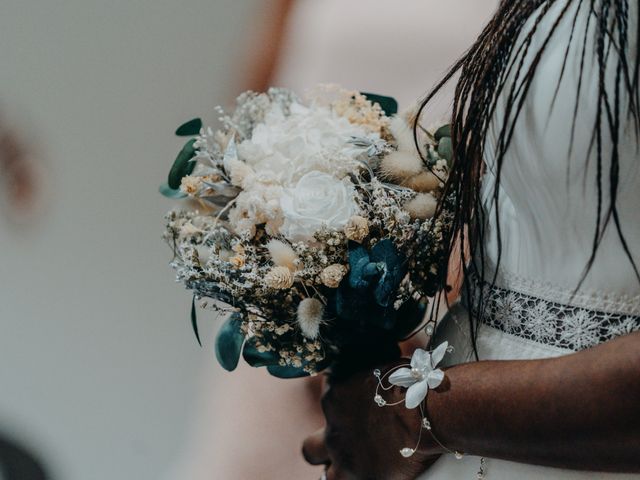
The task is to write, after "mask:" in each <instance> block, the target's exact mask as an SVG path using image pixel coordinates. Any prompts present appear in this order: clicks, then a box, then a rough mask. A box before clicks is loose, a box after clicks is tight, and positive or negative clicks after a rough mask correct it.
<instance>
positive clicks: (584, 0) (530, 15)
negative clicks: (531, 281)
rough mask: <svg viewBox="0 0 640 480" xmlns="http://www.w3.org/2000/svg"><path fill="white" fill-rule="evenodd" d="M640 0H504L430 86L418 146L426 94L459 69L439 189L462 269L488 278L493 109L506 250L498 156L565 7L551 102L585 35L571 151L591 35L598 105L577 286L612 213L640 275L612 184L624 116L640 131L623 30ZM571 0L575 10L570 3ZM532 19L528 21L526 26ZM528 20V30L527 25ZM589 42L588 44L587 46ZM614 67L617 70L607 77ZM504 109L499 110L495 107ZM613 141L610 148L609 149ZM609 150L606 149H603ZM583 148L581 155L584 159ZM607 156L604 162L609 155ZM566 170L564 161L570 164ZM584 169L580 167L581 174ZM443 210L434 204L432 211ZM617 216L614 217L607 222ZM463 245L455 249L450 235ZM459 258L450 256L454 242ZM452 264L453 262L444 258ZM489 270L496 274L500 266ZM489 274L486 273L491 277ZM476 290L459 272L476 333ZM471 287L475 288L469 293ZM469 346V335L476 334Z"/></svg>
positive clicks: (632, 63)
mask: <svg viewBox="0 0 640 480" xmlns="http://www.w3.org/2000/svg"><path fill="white" fill-rule="evenodd" d="M630 1H637V0H526V1H525V0H518V1H516V0H502V1H501V3H500V5H499V7H498V9H497V11H496V13H495V14H494V16H493V18H492V19H491V21H490V22H489V24H488V25H487V26H486V27H485V29H484V30H483V31H482V33H481V34H480V36H479V37H478V40H477V41H476V42H475V43H474V44H473V45H472V46H471V48H470V49H469V50H468V51H467V52H466V53H465V55H463V57H462V58H461V59H460V60H459V61H458V62H457V63H456V64H455V65H454V66H453V67H452V68H451V69H450V70H449V72H448V73H447V74H446V75H445V77H444V78H443V80H442V81H441V82H440V83H439V84H437V85H436V86H435V88H434V89H433V90H432V91H431V92H430V93H429V94H428V95H427V96H426V98H425V99H424V101H423V102H422V104H421V106H420V109H419V111H418V115H417V116H416V119H415V125H414V140H415V143H416V147H417V148H418V151H420V154H421V155H423V152H422V149H421V147H420V138H419V128H418V123H419V121H420V116H421V113H422V112H423V110H424V108H425V107H426V106H427V105H428V104H429V102H430V101H431V100H432V99H433V98H434V97H435V96H436V95H437V94H438V92H439V91H440V90H441V89H442V87H444V86H445V85H446V84H447V83H448V82H450V81H451V80H452V79H453V78H454V77H455V75H456V74H459V80H458V83H457V85H456V89H455V95H454V100H453V112H452V118H451V124H452V141H453V148H454V161H453V166H452V168H451V172H450V175H449V180H448V181H447V183H446V185H445V195H444V196H445V197H446V196H453V198H454V199H455V201H454V202H453V207H452V208H453V225H452V228H451V231H450V232H449V238H448V244H449V259H450V262H451V263H452V262H460V264H461V265H462V270H463V273H464V275H465V277H469V276H475V277H476V278H478V279H479V280H480V281H484V280H485V271H484V265H485V251H484V236H485V230H484V229H485V224H486V220H487V218H486V212H485V208H484V207H483V205H482V201H481V197H480V182H481V178H482V175H483V173H484V163H483V159H484V155H485V147H486V141H487V138H488V134H489V131H490V128H491V126H492V122H493V121H494V120H495V116H496V113H498V112H499V113H500V118H501V119H503V120H502V122H501V124H500V126H499V131H498V135H497V142H496V146H495V172H494V173H495V177H496V186H495V190H494V192H493V197H492V202H493V207H494V210H495V215H496V222H495V223H496V235H497V240H498V259H497V266H499V264H500V258H501V254H502V248H501V243H502V242H501V232H500V222H499V221H498V202H499V191H500V190H499V185H500V180H501V173H502V165H503V161H504V158H505V156H506V153H507V150H508V149H509V146H510V144H511V141H512V138H513V135H514V132H515V129H516V124H517V122H518V118H519V117H520V115H521V113H522V110H523V108H524V105H525V101H526V98H527V94H528V92H529V89H530V87H531V85H532V82H533V79H534V77H535V75H536V71H537V68H538V65H539V64H540V61H541V59H542V57H543V55H544V54H545V52H546V51H547V48H548V45H549V42H550V41H551V39H552V37H553V36H554V34H555V33H556V31H557V28H558V27H559V25H560V24H561V22H562V21H563V20H565V18H566V17H567V16H568V15H574V17H573V18H572V19H570V21H571V30H570V35H569V38H568V43H567V45H566V49H565V50H563V53H564V56H563V60H564V61H563V67H562V70H561V71H560V72H559V78H558V83H557V86H556V88H555V92H554V95H553V99H552V104H551V108H553V106H554V105H555V101H556V98H557V95H558V92H559V89H560V83H561V82H562V79H563V77H564V74H565V68H566V65H567V62H568V60H569V55H570V51H571V47H572V43H573V42H574V41H576V40H578V41H582V46H581V48H578V49H577V50H576V52H577V55H578V58H579V60H580V67H579V68H580V70H579V75H578V80H577V82H578V83H577V93H576V100H575V105H574V109H573V122H572V125H571V136H570V142H569V155H571V153H572V149H573V143H574V138H575V130H576V119H577V116H578V113H579V103H580V96H581V94H582V93H583V74H584V68H585V65H586V59H587V55H588V53H589V52H590V51H591V49H590V48H588V47H587V45H589V41H590V40H591V39H593V50H594V52H593V55H594V59H595V61H596V62H597V66H598V69H597V71H598V73H597V75H598V79H597V92H598V98H597V99H594V101H595V102H596V115H595V118H594V119H593V140H592V142H591V145H590V146H589V149H588V154H587V157H588V158H589V157H590V156H591V154H592V153H593V152H594V149H595V159H596V186H597V192H598V198H597V212H595V213H596V215H595V222H594V223H595V228H594V235H593V244H592V252H591V255H590V258H589V260H588V262H587V264H586V265H585V269H584V272H583V275H582V277H581V278H580V279H579V282H578V285H577V287H576V291H577V290H578V289H579V288H580V286H581V285H582V282H583V281H584V279H585V277H586V276H587V274H588V272H589V271H590V269H591V268H592V266H593V263H594V260H595V258H596V254H597V251H598V248H599V246H600V243H601V241H602V238H603V236H604V233H605V231H606V229H607V227H608V226H609V225H610V224H611V223H613V225H614V226H615V229H616V231H617V235H618V237H619V239H620V243H621V245H622V248H623V250H624V251H625V253H626V255H627V257H628V259H629V261H630V263H631V265H632V266H633V269H634V271H635V273H636V276H637V278H638V280H639V281H640V272H639V270H638V267H637V265H636V262H635V260H634V258H633V257H632V254H631V251H630V249H629V246H628V244H627V241H626V239H625V235H624V231H623V225H622V224H621V222H620V217H619V214H618V206H617V198H618V197H617V194H618V187H619V181H620V178H619V176H620V172H619V170H620V165H619V160H620V158H619V155H620V152H619V144H620V140H621V136H622V133H623V131H624V130H625V127H624V125H625V123H624V122H622V121H621V116H622V115H625V117H627V118H629V119H631V120H632V123H633V125H634V133H635V134H636V136H637V135H638V134H639V132H640V115H639V109H638V107H639V105H640V98H639V93H638V91H639V88H638V87H639V82H640V74H639V70H638V62H639V61H640V56H639V55H640V53H639V51H638V49H637V48H636V55H635V57H634V58H629V57H630V53H629V45H630V42H629V37H630V35H633V36H634V37H635V38H637V37H638V35H640V22H637V23H638V31H636V32H629V2H630ZM556 5H557V6H558V9H557V10H554V11H558V12H559V13H558V14H557V18H554V19H552V20H553V21H552V23H551V27H550V29H549V30H548V31H547V32H545V33H544V37H543V38H542V39H541V42H540V46H539V47H537V50H536V51H532V49H533V40H534V37H535V36H536V34H539V33H540V32H539V27H540V25H541V22H542V21H543V20H545V19H547V18H548V17H549V15H551V13H550V12H551V9H552V7H554V6H556ZM572 7H573V8H574V10H575V11H574V12H573V13H570V12H571V11H572ZM584 14H587V17H588V18H587V19H586V22H585V26H584V32H578V31H577V25H578V19H579V16H580V15H584ZM527 25H529V26H527ZM525 27H526V31H525ZM588 50H589V52H588ZM612 77H613V78H612ZM499 109H500V110H499ZM605 133H606V135H607V136H608V137H609V138H610V139H611V143H612V147H611V148H610V149H606V150H607V151H605V146H604V143H603V142H604V140H603V135H604V134H605ZM608 150H610V151H608ZM605 157H607V158H605ZM588 158H587V159H585V161H588ZM605 160H607V162H608V163H605ZM605 164H608V165H609V168H608V177H609V178H608V180H609V181H608V182H606V183H605V181H604V179H603V176H604V170H605V169H604V166H605ZM569 173H570V170H569V166H568V167H567V174H569ZM585 178H586V176H585ZM605 188H607V189H608V191H607V193H608V197H609V202H608V204H607V205H605V200H604V198H605V196H604V191H605V190H604V189H605ZM441 213H442V208H441V207H439V208H438V210H437V211H436V215H440V214H441ZM611 220H613V222H611ZM460 243H461V244H462V245H465V243H466V245H467V247H466V248H458V249H456V244H460ZM456 251H457V252H459V253H457V254H456V255H458V256H459V257H458V258H452V257H453V255H454V252H456ZM445 268H446V269H448V268H449V267H445ZM496 274H497V269H496V273H495V274H494V276H493V278H492V279H490V283H491V284H494V283H495V279H496V276H495V275H496ZM488 281H489V280H488ZM479 290H480V291H479V292H477V293H476V292H474V291H473V289H472V288H471V287H470V282H465V294H466V295H467V296H468V297H469V299H470V301H472V302H473V303H474V305H476V306H477V308H476V314H475V315H472V319H471V322H470V327H469V328H470V330H471V333H472V338H474V339H475V337H476V333H477V324H476V320H475V318H473V317H478V316H480V315H482V310H483V308H484V302H483V299H482V289H479ZM472 295H476V297H477V296H479V297H480V298H474V299H472ZM474 347H475V341H474Z"/></svg>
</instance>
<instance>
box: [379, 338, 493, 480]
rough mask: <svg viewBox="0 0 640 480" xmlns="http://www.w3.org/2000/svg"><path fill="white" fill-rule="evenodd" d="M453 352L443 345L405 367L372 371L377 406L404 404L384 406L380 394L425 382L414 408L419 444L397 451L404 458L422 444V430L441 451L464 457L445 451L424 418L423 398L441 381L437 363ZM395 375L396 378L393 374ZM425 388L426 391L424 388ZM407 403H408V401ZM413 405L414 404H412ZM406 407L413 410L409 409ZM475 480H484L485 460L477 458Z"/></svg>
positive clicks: (420, 354)
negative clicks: (417, 410)
mask: <svg viewBox="0 0 640 480" xmlns="http://www.w3.org/2000/svg"><path fill="white" fill-rule="evenodd" d="M452 351H453V347H452V346H449V345H448V344H447V343H446V342H445V343H444V344H442V345H440V346H438V348H436V349H435V350H434V351H433V352H430V353H429V352H425V351H424V350H420V349H418V350H416V352H415V353H414V356H413V358H412V360H411V364H408V365H398V366H396V367H393V368H391V369H390V370H389V371H387V372H386V373H384V375H383V374H382V372H381V371H380V370H379V369H375V370H374V371H373V376H374V377H376V379H377V380H378V384H377V385H376V391H375V395H374V397H373V401H374V402H375V403H376V405H378V407H380V408H382V407H393V406H396V405H399V404H401V403H404V402H405V400H399V401H397V402H394V403H387V401H386V400H385V398H384V397H383V396H382V394H381V391H382V392H386V391H389V390H391V389H392V388H393V387H394V385H397V386H401V387H405V388H410V387H412V386H414V385H415V384H417V383H425V384H426V385H423V386H422V388H423V389H424V397H423V398H422V400H421V401H420V402H419V403H418V404H417V405H416V406H419V408H420V414H421V428H420V432H419V433H418V441H417V442H416V445H415V447H413V448H411V447H404V448H401V449H400V455H402V456H403V457H404V458H410V457H412V456H413V455H414V454H415V453H416V451H417V450H418V447H419V446H420V442H421V441H422V430H427V431H429V434H430V435H431V438H433V440H434V441H435V442H436V443H437V444H438V445H440V447H441V448H442V449H444V451H446V452H448V453H451V454H452V455H453V456H454V457H455V458H456V459H458V460H461V459H462V458H464V452H460V451H457V450H451V449H450V448H447V447H446V446H444V445H443V444H442V442H440V440H438V438H437V437H436V436H435V434H434V433H433V428H432V427H431V422H430V421H429V419H428V418H427V416H426V414H425V411H424V399H426V396H427V393H428V391H429V388H437V387H438V385H440V383H441V382H442V380H443V379H444V372H442V371H441V370H438V369H436V367H437V364H438V363H439V362H440V360H441V359H442V357H443V356H444V354H445V353H451V352H452ZM394 373H395V375H394ZM391 376H394V377H395V380H394V379H390V381H389V384H388V385H385V384H384V381H385V380H386V379H387V378H388V377H391ZM425 387H426V388H425ZM407 403H408V402H407ZM412 405H413V403H412ZM408 408H412V407H409V406H408ZM476 478H477V480H484V479H485V478H486V462H485V459H484V457H482V458H481V459H480V469H479V470H478V473H477V476H476Z"/></svg>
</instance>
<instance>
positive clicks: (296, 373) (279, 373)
mask: <svg viewBox="0 0 640 480" xmlns="http://www.w3.org/2000/svg"><path fill="white" fill-rule="evenodd" d="M267 371H268V372H269V373H270V374H271V375H273V376H274V377H278V378H302V377H308V376H309V374H308V373H307V372H305V371H304V370H303V369H302V368H296V367H291V366H286V367H282V366H280V365H269V366H268V367H267Z"/></svg>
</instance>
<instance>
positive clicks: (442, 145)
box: [438, 137, 453, 165]
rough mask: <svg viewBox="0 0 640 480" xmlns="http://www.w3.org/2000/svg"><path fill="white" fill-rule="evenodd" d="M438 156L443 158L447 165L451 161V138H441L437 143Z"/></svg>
mask: <svg viewBox="0 0 640 480" xmlns="http://www.w3.org/2000/svg"><path fill="white" fill-rule="evenodd" d="M438 155H440V156H441V157H442V158H444V159H445V160H446V161H447V163H449V165H451V161H452V160H453V145H452V144H451V137H443V138H442V139H441V140H440V142H439V143H438Z"/></svg>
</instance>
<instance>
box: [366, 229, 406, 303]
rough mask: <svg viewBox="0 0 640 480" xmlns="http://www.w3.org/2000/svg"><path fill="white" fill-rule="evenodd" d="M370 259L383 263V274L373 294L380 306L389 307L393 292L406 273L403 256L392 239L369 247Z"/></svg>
mask: <svg viewBox="0 0 640 480" xmlns="http://www.w3.org/2000/svg"><path fill="white" fill-rule="evenodd" d="M371 260H372V261H374V262H377V263H379V264H383V265H385V269H384V274H383V275H382V277H381V278H380V280H379V281H378V285H377V287H376V289H375V292H374V295H375V299H376V302H377V303H378V305H380V306H381V307H389V306H390V305H391V304H392V303H393V297H394V293H395V292H396V291H397V289H398V287H399V286H400V283H401V282H402V279H403V278H404V276H405V275H406V273H407V266H406V261H405V258H404V256H403V255H402V254H400V252H399V251H398V249H397V248H396V246H395V245H394V243H393V241H392V240H390V239H385V240H382V241H380V242H378V243H376V244H375V245H374V247H373V248H372V249H371Z"/></svg>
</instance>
